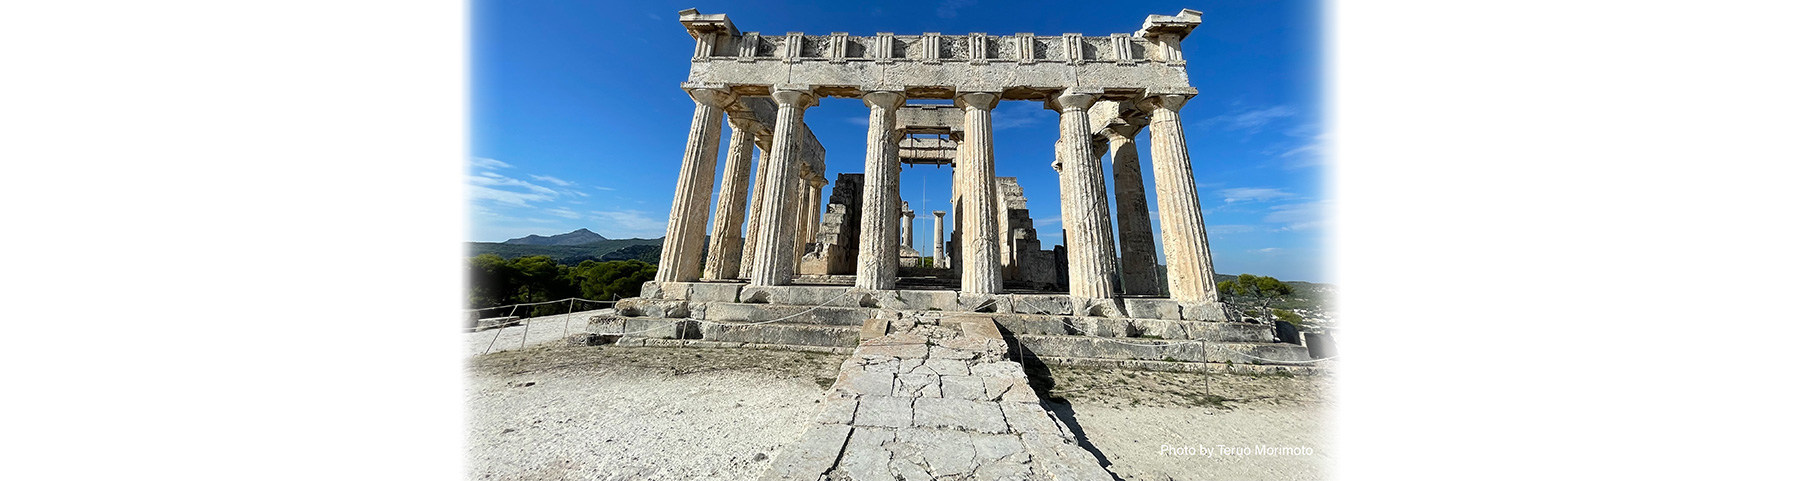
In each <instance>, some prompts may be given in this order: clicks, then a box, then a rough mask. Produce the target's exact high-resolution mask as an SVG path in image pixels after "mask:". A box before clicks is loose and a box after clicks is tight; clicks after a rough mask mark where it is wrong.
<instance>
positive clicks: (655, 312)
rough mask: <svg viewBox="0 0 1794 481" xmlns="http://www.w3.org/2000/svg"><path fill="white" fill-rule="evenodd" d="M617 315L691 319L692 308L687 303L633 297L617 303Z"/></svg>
mask: <svg viewBox="0 0 1794 481" xmlns="http://www.w3.org/2000/svg"><path fill="white" fill-rule="evenodd" d="M617 314H621V315H623V316H624V317H689V316H691V306H690V305H689V304H687V303H686V302H685V301H667V300H656V299H643V298H639V297H632V298H628V299H624V300H621V301H617Z"/></svg>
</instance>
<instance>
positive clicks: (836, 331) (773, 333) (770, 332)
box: [687, 321, 859, 347]
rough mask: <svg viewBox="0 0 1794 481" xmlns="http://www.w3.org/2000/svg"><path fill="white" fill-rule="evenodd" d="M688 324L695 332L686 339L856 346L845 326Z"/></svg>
mask: <svg viewBox="0 0 1794 481" xmlns="http://www.w3.org/2000/svg"><path fill="white" fill-rule="evenodd" d="M692 324H693V326H694V331H696V332H695V334H694V335H692V336H690V337H687V338H688V339H708V340H713V341H719V342H746V343H754V344H784V345H793V346H822V347H853V346H854V345H856V344H858V343H859V336H858V333H859V332H858V329H854V328H851V327H845V326H817V325H808V324H785V323H771V324H734V323H728V322H705V323H697V322H695V321H692Z"/></svg>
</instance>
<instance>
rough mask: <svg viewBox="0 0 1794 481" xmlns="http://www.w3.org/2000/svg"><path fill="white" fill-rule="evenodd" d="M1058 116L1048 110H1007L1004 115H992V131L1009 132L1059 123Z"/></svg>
mask: <svg viewBox="0 0 1794 481" xmlns="http://www.w3.org/2000/svg"><path fill="white" fill-rule="evenodd" d="M1058 121H1059V118H1058V114H1055V113H1053V112H1052V111H1050V110H1046V109H1039V108H1035V109H1019V110H1016V109H1012V110H1005V111H1004V112H1003V115H991V118H990V128H991V130H1008V129H1015V128H1021V127H1027V126H1030V125H1039V124H1045V123H1057V122H1058Z"/></svg>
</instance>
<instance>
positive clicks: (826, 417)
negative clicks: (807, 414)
mask: <svg viewBox="0 0 1794 481" xmlns="http://www.w3.org/2000/svg"><path fill="white" fill-rule="evenodd" d="M859 406H860V400H859V398H858V397H856V396H853V395H850V394H843V393H830V394H829V395H827V396H824V397H823V398H822V407H821V408H820V409H818V410H817V411H816V422H818V423H822V424H852V423H853V412H854V410H856V409H857V408H859Z"/></svg>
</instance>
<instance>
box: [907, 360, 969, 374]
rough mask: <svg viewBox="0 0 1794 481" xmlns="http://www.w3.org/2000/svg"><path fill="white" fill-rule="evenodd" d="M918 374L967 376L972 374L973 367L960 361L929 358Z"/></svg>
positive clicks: (917, 369) (917, 370)
mask: <svg viewBox="0 0 1794 481" xmlns="http://www.w3.org/2000/svg"><path fill="white" fill-rule="evenodd" d="M916 372H926V373H929V374H934V375H937V376H948V375H952V376H965V375H968V374H971V373H972V370H971V366H970V365H968V364H967V363H966V362H965V361H962V360H958V359H941V358H928V359H925V360H923V361H922V366H921V367H918V368H916Z"/></svg>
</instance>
